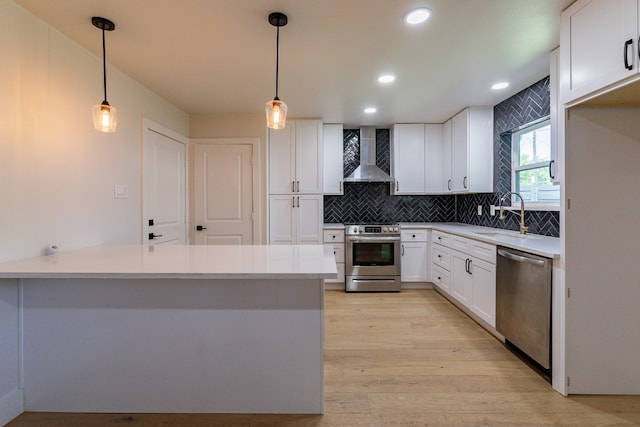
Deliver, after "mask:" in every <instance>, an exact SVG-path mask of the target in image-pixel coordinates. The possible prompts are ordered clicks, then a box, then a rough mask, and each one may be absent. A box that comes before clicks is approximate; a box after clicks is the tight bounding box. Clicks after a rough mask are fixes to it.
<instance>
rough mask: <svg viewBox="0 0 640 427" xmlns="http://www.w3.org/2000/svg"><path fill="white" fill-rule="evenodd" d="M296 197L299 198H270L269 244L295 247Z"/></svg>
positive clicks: (285, 196) (278, 196) (279, 196)
mask: <svg viewBox="0 0 640 427" xmlns="http://www.w3.org/2000/svg"><path fill="white" fill-rule="evenodd" d="M295 197H297V196H293V195H275V196H269V244H272V245H293V244H295V243H296V237H295V227H296V224H295V223H294V217H293V213H294V209H295Z"/></svg>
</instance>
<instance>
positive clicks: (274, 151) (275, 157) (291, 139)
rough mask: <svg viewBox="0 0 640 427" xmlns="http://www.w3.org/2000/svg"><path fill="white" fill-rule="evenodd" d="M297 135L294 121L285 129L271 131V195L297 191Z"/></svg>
mask: <svg viewBox="0 0 640 427" xmlns="http://www.w3.org/2000/svg"><path fill="white" fill-rule="evenodd" d="M295 134H296V123H295V121H292V120H291V121H289V122H288V123H287V126H286V127H285V128H284V129H278V130H273V129H269V194H291V193H293V192H294V191H295V188H294V185H295V180H296V177H295Z"/></svg>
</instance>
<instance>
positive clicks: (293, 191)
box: [291, 181, 296, 193]
mask: <svg viewBox="0 0 640 427" xmlns="http://www.w3.org/2000/svg"><path fill="white" fill-rule="evenodd" d="M291 192H292V193H295V192H296V182H295V181H291Z"/></svg>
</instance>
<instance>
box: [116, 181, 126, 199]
mask: <svg viewBox="0 0 640 427" xmlns="http://www.w3.org/2000/svg"><path fill="white" fill-rule="evenodd" d="M113 193H114V197H115V198H116V199H128V198H129V186H128V185H127V184H116V185H115V186H114V189H113Z"/></svg>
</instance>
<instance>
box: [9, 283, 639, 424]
mask: <svg viewBox="0 0 640 427" xmlns="http://www.w3.org/2000/svg"><path fill="white" fill-rule="evenodd" d="M325 309H326V339H325V414H324V415H322V416H320V415H220V414H191V415H189V414H49V413H25V414H22V415H21V416H20V417H18V418H17V419H15V420H14V421H13V422H11V423H10V424H9V427H20V426H29V427H34V426H35V427H37V426H47V427H48V426H123V425H130V426H180V427H182V426H433V425H443V426H444V425H446V426H622V425H625V426H627V425H636V426H640V396H572V397H563V396H561V395H560V394H558V393H556V392H555V391H554V390H553V389H552V388H551V386H550V385H549V384H548V383H547V382H546V381H545V380H544V379H543V378H541V377H540V376H539V375H538V374H537V373H536V372H534V371H533V370H531V369H530V368H529V367H528V366H527V365H525V364H524V363H523V362H522V361H520V360H519V359H518V358H517V357H516V356H514V355H513V354H512V353H511V352H510V351H508V350H507V349H506V348H505V347H504V346H503V345H502V344H501V343H500V342H499V341H498V340H496V339H495V338H494V337H493V336H492V335H491V334H489V333H488V332H486V331H485V330H484V329H482V328H481V327H480V326H478V325H477V324H476V323H475V322H473V321H472V320H471V319H469V318H468V317H467V316H466V315H465V314H464V313H462V312H461V311H459V310H458V309H457V308H456V307H454V306H453V305H452V304H450V303H449V302H448V301H447V300H445V299H444V298H443V297H442V296H440V295H439V294H438V293H437V292H435V291H433V290H408V291H403V292H401V293H389V294H386V293H385V294H382V293H367V294H346V293H344V292H342V291H328V292H327V293H326V304H325Z"/></svg>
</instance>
